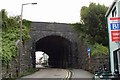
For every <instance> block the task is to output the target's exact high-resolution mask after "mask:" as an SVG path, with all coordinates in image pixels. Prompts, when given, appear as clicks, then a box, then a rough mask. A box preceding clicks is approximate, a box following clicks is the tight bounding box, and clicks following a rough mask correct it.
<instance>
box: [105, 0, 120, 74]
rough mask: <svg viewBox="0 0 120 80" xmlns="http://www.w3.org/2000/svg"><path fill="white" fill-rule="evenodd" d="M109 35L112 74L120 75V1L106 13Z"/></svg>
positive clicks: (113, 4) (115, 2) (114, 3)
mask: <svg viewBox="0 0 120 80" xmlns="http://www.w3.org/2000/svg"><path fill="white" fill-rule="evenodd" d="M105 16H106V18H107V22H108V34H109V51H110V52H109V55H110V69H111V73H112V74H115V73H116V72H118V73H119V74H120V0H115V1H114V2H113V3H112V5H111V7H110V8H109V9H108V11H107V12H106V15H105Z"/></svg>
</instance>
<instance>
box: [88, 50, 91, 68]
mask: <svg viewBox="0 0 120 80" xmlns="http://www.w3.org/2000/svg"><path fill="white" fill-rule="evenodd" d="M87 51H88V59H89V70H90V51H91V49H90V48H88V49H87Z"/></svg>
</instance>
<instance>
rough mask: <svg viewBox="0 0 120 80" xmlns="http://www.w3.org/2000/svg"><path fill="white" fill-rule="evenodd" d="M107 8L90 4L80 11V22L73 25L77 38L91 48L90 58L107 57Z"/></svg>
mask: <svg viewBox="0 0 120 80" xmlns="http://www.w3.org/2000/svg"><path fill="white" fill-rule="evenodd" d="M106 11H107V7H106V6H104V5H100V4H98V5H96V4H95V3H91V4H90V5H89V7H86V6H83V7H82V9H81V13H80V16H81V22H80V23H75V24H73V26H74V29H75V30H76V31H77V32H78V34H79V38H80V39H81V40H82V42H84V44H85V45H86V46H89V47H90V48H91V50H92V51H91V54H92V56H98V55H108V48H107V47H106V46H108V33H107V27H106V26H107V22H106V18H105V13H106Z"/></svg>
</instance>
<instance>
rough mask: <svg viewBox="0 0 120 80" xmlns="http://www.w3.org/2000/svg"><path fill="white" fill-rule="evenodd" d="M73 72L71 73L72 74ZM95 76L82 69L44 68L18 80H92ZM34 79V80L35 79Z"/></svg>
mask: <svg viewBox="0 0 120 80" xmlns="http://www.w3.org/2000/svg"><path fill="white" fill-rule="evenodd" d="M70 72H71V73H70ZM93 76H94V75H93V74H91V73H89V72H87V71H85V70H82V69H72V70H70V71H69V70H67V69H54V68H44V69H40V70H39V71H37V72H35V73H34V74H31V75H28V76H25V77H22V78H21V79H18V80H41V79H42V80H46V79H47V80H49V79H53V78H54V79H55V78H56V79H57V80H63V79H64V80H68V79H65V78H70V77H71V79H70V80H83V79H85V80H92V78H93ZM33 78H34V79H33Z"/></svg>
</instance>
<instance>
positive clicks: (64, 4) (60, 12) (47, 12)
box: [0, 0, 114, 23]
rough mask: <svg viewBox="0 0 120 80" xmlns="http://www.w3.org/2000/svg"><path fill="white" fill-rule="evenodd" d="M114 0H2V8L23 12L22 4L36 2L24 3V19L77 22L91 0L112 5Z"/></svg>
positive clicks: (14, 12) (11, 11)
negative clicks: (81, 10) (84, 7)
mask: <svg viewBox="0 0 120 80" xmlns="http://www.w3.org/2000/svg"><path fill="white" fill-rule="evenodd" d="M113 1H114V0H0V10H1V9H6V11H7V12H8V15H10V16H16V15H20V14H21V5H22V4H24V3H33V2H36V3H37V5H24V7H23V19H27V20H30V21H37V22H57V23H76V22H80V9H81V7H82V6H88V5H89V4H90V3H91V2H94V3H97V4H98V3H99V4H101V5H103V4H104V5H105V6H108V7H109V6H110V5H111V4H112V3H113Z"/></svg>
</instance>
